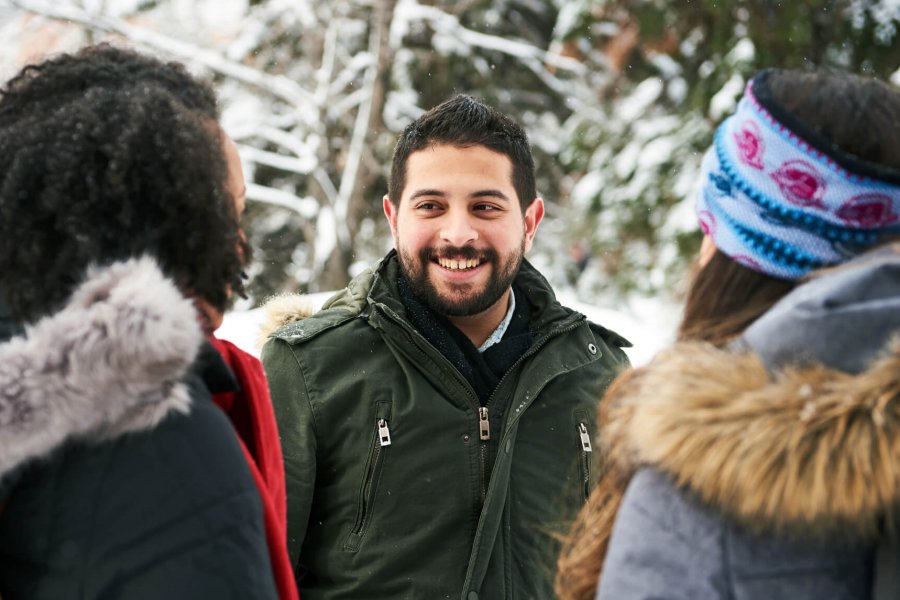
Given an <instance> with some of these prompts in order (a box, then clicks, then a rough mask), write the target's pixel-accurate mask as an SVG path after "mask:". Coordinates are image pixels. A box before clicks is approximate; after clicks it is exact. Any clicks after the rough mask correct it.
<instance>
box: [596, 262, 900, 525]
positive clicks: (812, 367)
mask: <svg viewBox="0 0 900 600" xmlns="http://www.w3.org/2000/svg"><path fill="white" fill-rule="evenodd" d="M898 266H900V255H897V254H895V255H894V256H893V257H892V258H890V259H889V260H888V261H887V262H882V263H881V264H876V263H872V262H871V261H870V262H868V263H861V265H857V266H854V267H853V268H851V269H848V270H846V271H845V272H843V273H841V272H838V273H837V274H829V275H825V276H823V278H822V281H821V282H817V281H815V280H814V281H813V282H812V283H810V284H806V285H804V286H801V287H800V288H798V290H797V291H796V292H795V293H792V294H791V295H789V296H788V297H787V298H785V300H784V302H786V303H787V304H788V305H789V306H793V308H794V310H788V311H784V310H781V309H779V310H773V311H770V312H772V314H773V315H774V317H771V319H772V320H771V321H770V320H766V319H767V317H763V319H761V320H760V321H758V323H759V324H760V326H761V327H759V328H758V329H757V330H756V332H755V333H754V335H753V336H752V337H751V338H750V339H749V340H743V341H742V343H741V344H740V347H741V348H742V349H743V351H737V352H736V351H734V350H733V349H731V350H729V349H720V348H716V347H713V346H711V345H709V344H703V343H680V344H676V345H675V346H673V347H672V348H670V349H669V350H667V351H665V352H663V353H661V354H660V355H658V356H657V357H656V358H655V359H654V361H653V362H652V363H651V364H650V365H648V366H647V367H645V368H644V369H641V370H638V371H636V372H635V373H634V374H633V375H632V376H631V377H630V378H628V379H626V380H625V381H623V382H622V383H621V385H620V386H619V388H618V390H617V391H616V392H614V393H613V394H611V396H610V398H609V399H608V401H607V402H608V404H607V405H606V406H605V408H604V415H603V419H604V425H603V430H602V432H601V439H602V442H603V443H604V445H606V447H607V448H606V449H607V451H608V456H609V458H610V460H611V461H612V464H613V465H614V468H616V469H620V470H621V471H622V472H623V473H630V472H633V471H634V470H636V469H637V468H638V467H639V466H641V465H650V466H653V467H655V468H658V469H660V470H662V471H664V472H666V473H668V474H669V475H670V476H671V477H672V478H673V480H674V481H675V483H676V484H677V485H679V486H682V487H685V488H687V489H688V490H690V491H691V492H692V493H693V494H694V495H695V496H697V497H698V498H700V499H701V500H702V501H704V502H706V503H708V504H710V505H712V506H713V507H715V508H717V509H718V510H720V511H722V512H724V513H725V514H726V515H728V516H730V517H732V518H735V519H737V520H738V521H739V522H741V523H742V524H744V525H745V526H747V527H749V528H750V529H753V530H766V531H773V530H774V531H776V532H797V533H813V534H826V533H833V532H834V531H836V530H841V531H845V532H852V533H853V534H857V533H859V534H861V535H868V534H874V533H875V532H876V531H877V530H878V528H879V526H880V524H881V520H882V519H884V518H888V519H889V518H891V515H892V514H894V511H896V509H897V507H898V506H900V329H898V327H897V325H896V321H897V318H898V316H900V277H897V276H896V275H897V267H898ZM860 269H863V270H866V271H868V272H869V273H872V274H873V275H874V276H875V277H877V278H878V279H879V280H880V282H881V285H879V286H870V285H863V286H862V287H859V283H860V282H861V281H863V282H864V281H866V280H867V279H866V278H865V277H860ZM885 277H887V278H888V279H886V280H885V279H884V278H885ZM841 281H843V282H845V283H847V285H836V283H840V282H841ZM807 286H816V287H815V289H814V290H813V291H814V292H815V293H813V294H810V293H809V291H810V290H809V288H808V287H807ZM887 288H891V289H890V292H889V293H888V291H887ZM873 290H876V292H877V293H874V296H873ZM798 294H799V296H798ZM798 297H800V298H805V299H806V300H803V301H798V300H797V299H798ZM810 301H814V304H815V306H816V307H817V309H816V310H817V311H818V312H816V311H812V310H810ZM829 313H832V316H833V317H834V318H833V319H832V318H829ZM860 314H864V319H861V320H860V322H864V321H865V322H870V323H872V324H874V325H875V326H873V327H869V330H868V331H867V332H866V333H865V337H864V338H862V339H857V338H855V337H854V338H853V339H852V340H851V339H845V337H846V336H851V337H853V336H856V334H855V333H854V331H853V329H852V328H848V327H846V321H847V319H848V318H850V317H849V316H848V315H852V318H859V315H860ZM798 315H801V316H802V317H803V318H805V319H807V321H806V323H805V325H806V327H807V328H810V327H812V328H813V329H814V331H813V332H812V335H813V336H814V337H815V338H816V339H817V340H819V342H818V343H822V344H827V348H825V349H824V350H823V351H818V350H817V346H816V345H815V344H811V345H807V346H806V347H803V346H802V344H803V343H804V339H803V338H802V336H800V335H795V337H794V339H793V342H792V343H793V344H794V347H795V350H794V351H790V350H789V348H788V345H789V344H786V343H785V342H784V338H783V337H782V338H779V339H777V340H776V339H774V338H776V337H777V336H778V335H779V333H780V332H784V331H786V328H785V327H781V328H779V327H778V324H779V323H778V321H776V320H775V319H778V320H780V321H781V323H782V325H784V324H786V323H796V320H795V317H797V316H798ZM810 315H815V318H814V319H812V318H811V317H810ZM879 327H880V329H879ZM801 329H802V327H800V328H796V331H800V330H801ZM762 332H765V335H764V334H763V333H762ZM794 333H796V332H794ZM794 333H792V334H791V335H794ZM767 340H768V341H769V342H771V346H772V347H773V348H775V349H776V350H775V351H774V352H773V351H771V349H770V348H766V341H767ZM861 345H868V347H869V348H870V349H869V350H868V351H867V352H866V361H865V363H864V366H859V368H856V366H857V365H861V364H862V363H860V362H859V361H858V360H856V359H855V358H854V359H852V360H846V359H843V358H840V357H838V354H839V352H836V351H835V350H836V349H840V348H844V349H845V351H846V352H854V351H858V350H856V349H857V348H858V347H859V346H861ZM799 348H802V350H803V351H802V352H801V351H800V350H799ZM753 350H757V351H758V352H753ZM790 356H794V357H796V360H795V361H791V360H790ZM767 367H768V368H767Z"/></svg>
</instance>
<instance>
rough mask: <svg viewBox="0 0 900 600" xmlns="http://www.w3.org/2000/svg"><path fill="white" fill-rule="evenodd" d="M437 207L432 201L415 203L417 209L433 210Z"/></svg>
mask: <svg viewBox="0 0 900 600" xmlns="http://www.w3.org/2000/svg"><path fill="white" fill-rule="evenodd" d="M437 208H438V205H437V204H435V203H434V202H420V203H419V204H417V205H416V209H417V210H435V209H437Z"/></svg>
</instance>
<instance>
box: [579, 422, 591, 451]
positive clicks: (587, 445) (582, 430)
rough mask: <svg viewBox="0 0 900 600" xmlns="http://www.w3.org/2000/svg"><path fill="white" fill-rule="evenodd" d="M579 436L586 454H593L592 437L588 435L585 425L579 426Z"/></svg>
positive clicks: (580, 424)
mask: <svg viewBox="0 0 900 600" xmlns="http://www.w3.org/2000/svg"><path fill="white" fill-rule="evenodd" d="M578 435H580V436H581V449H582V450H584V451H585V452H591V451H592V449H591V436H589V435H588V430H587V427H585V426H584V423H579V424H578Z"/></svg>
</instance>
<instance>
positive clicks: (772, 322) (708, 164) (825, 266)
mask: <svg viewBox="0 0 900 600" xmlns="http://www.w3.org/2000/svg"><path fill="white" fill-rule="evenodd" d="M701 178H702V179H701V186H700V193H699V194H698V197H697V203H696V209H697V216H698V220H699V222H700V226H701V228H702V230H703V233H704V234H705V237H704V240H703V245H702V247H701V251H700V258H699V261H698V262H699V270H698V271H697V273H696V275H695V277H694V280H693V283H692V285H691V288H690V290H689V293H688V297H687V302H686V305H685V311H684V318H683V320H682V323H681V327H680V331H679V341H678V342H677V343H676V344H675V345H674V346H673V347H671V348H669V349H667V350H665V351H663V352H661V353H660V354H659V355H658V356H656V357H655V358H654V360H653V361H652V362H651V363H650V364H649V365H647V366H645V367H642V368H640V369H636V370H634V371H631V372H628V373H626V374H623V375H622V376H621V377H620V378H619V379H618V380H617V381H616V382H614V383H613V385H612V386H611V387H610V391H609V392H608V393H607V395H606V398H605V399H604V401H603V403H602V404H601V410H600V412H601V414H600V417H599V420H600V421H601V423H602V424H601V426H600V433H599V435H600V440H601V441H602V455H603V457H604V461H605V465H604V468H603V469H602V471H601V474H600V476H599V479H598V483H597V485H596V487H595V489H594V491H593V492H592V493H591V496H590V498H589V499H588V502H587V504H586V505H585V506H584V508H583V509H582V511H581V513H580V514H579V517H578V519H577V520H576V523H575V525H574V527H573V529H572V530H571V533H570V536H569V539H568V541H567V544H566V546H565V548H564V550H563V552H562V554H561V557H560V560H559V571H558V576H557V580H556V591H557V593H558V596H559V598H560V599H561V600H588V599H593V598H597V599H598V600H607V599H609V600H649V599H651V598H655V599H661V598H671V599H681V598H683V599H695V598H696V599H699V598H703V599H707V598H708V599H715V598H722V599H724V598H766V599H779V598H783V599H788V598H790V599H791V600H805V599H810V600H812V599H818V598H831V599H837V598H841V599H846V600H850V599H854V600H857V599H858V600H864V599H865V600H868V599H872V598H874V599H879V600H880V599H883V598H897V597H900V569H898V566H900V552H898V550H897V548H896V535H897V530H896V523H897V518H898V513H897V508H898V499H900V477H898V469H900V377H898V373H900V244H898V243H897V239H898V237H900V93H898V91H897V90H896V89H892V88H891V87H890V86H889V85H887V84H885V83H883V82H880V81H877V80H874V79H870V78H864V77H858V76H854V75H850V74H846V73H825V72H813V73H802V72H798V71H782V70H766V71H763V72H761V73H759V74H758V75H756V76H755V77H754V78H753V79H752V80H751V81H750V82H749V83H748V85H747V88H746V91H745V93H744V97H743V99H742V100H741V102H740V103H739V105H738V107H737V110H736V112H735V114H733V115H732V116H730V117H729V118H728V119H727V120H726V121H725V122H724V123H722V125H721V126H720V127H719V129H718V130H717V132H716V135H715V139H714V142H713V146H712V148H711V149H710V150H709V152H708V153H707V155H706V157H705V159H704V162H703V170H702V173H701ZM598 579H599V585H598Z"/></svg>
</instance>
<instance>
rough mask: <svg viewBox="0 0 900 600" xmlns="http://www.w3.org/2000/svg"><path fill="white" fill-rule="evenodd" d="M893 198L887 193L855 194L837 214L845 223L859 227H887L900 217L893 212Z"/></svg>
mask: <svg viewBox="0 0 900 600" xmlns="http://www.w3.org/2000/svg"><path fill="white" fill-rule="evenodd" d="M892 205H893V200H892V199H891V197H890V196H888V195H886V194H878V193H869V194H860V195H858V196H854V197H853V198H851V199H850V200H849V201H848V202H846V203H844V205H843V206H841V207H840V208H839V209H838V210H837V212H836V214H837V216H838V218H840V219H841V220H842V221H844V223H847V224H849V225H855V226H857V227H885V226H887V225H891V224H892V223H896V222H897V220H898V219H900V217H898V215H897V214H896V213H895V212H893V207H892Z"/></svg>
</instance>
